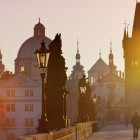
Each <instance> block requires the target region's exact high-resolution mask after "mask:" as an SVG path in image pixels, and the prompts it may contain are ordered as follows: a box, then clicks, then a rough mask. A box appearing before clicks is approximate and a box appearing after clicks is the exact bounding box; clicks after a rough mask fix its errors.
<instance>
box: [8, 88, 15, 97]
mask: <svg viewBox="0 0 140 140" xmlns="http://www.w3.org/2000/svg"><path fill="white" fill-rule="evenodd" d="M7 96H8V97H14V96H15V90H7Z"/></svg>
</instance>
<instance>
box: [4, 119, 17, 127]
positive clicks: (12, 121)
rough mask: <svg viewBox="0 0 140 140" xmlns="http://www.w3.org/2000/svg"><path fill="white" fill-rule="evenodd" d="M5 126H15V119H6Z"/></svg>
mask: <svg viewBox="0 0 140 140" xmlns="http://www.w3.org/2000/svg"><path fill="white" fill-rule="evenodd" d="M6 126H15V118H6Z"/></svg>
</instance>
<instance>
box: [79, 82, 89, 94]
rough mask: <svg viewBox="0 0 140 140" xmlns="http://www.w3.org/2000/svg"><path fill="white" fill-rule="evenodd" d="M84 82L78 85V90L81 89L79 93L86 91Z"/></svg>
mask: <svg viewBox="0 0 140 140" xmlns="http://www.w3.org/2000/svg"><path fill="white" fill-rule="evenodd" d="M86 88H87V87H86V84H85V83H82V84H81V85H80V91H81V93H86Z"/></svg>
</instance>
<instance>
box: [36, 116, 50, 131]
mask: <svg viewBox="0 0 140 140" xmlns="http://www.w3.org/2000/svg"><path fill="white" fill-rule="evenodd" d="M36 130H37V133H47V132H49V130H48V128H47V118H46V117H42V118H41V119H39V127H37V128H36Z"/></svg>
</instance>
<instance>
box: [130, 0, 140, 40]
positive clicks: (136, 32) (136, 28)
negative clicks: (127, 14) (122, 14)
mask: <svg viewBox="0 0 140 140" xmlns="http://www.w3.org/2000/svg"><path fill="white" fill-rule="evenodd" d="M139 16H140V3H139V2H137V3H136V9H135V17H134V23H133V32H132V37H138V38H140V17H139Z"/></svg>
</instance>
